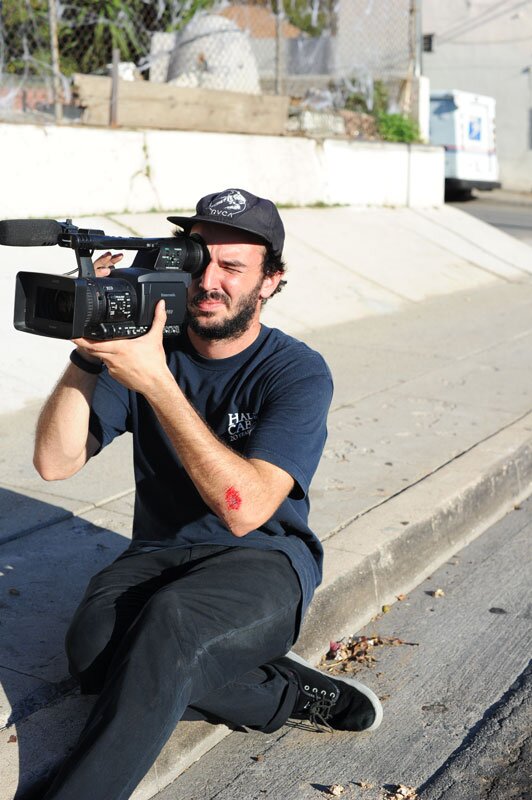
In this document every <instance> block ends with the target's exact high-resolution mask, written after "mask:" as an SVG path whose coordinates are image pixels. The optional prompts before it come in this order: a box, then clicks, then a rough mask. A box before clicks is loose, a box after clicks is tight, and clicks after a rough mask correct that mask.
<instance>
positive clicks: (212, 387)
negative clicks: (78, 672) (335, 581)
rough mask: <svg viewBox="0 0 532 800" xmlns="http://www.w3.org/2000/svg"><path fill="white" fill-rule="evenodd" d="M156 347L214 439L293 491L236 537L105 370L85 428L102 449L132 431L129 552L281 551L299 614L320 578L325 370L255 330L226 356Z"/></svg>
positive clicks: (141, 407) (313, 357)
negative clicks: (273, 469)
mask: <svg viewBox="0 0 532 800" xmlns="http://www.w3.org/2000/svg"><path fill="white" fill-rule="evenodd" d="M165 349H166V354H167V362H168V366H169V368H170V370H171V372H172V374H173V375H174V376H175V378H176V381H177V383H178V384H179V386H180V387H181V389H182V391H183V392H184V394H185V395H186V397H187V398H188V399H189V401H190V402H191V404H192V405H193V406H194V408H195V409H196V410H197V411H198V412H199V414H200V415H201V417H202V418H203V419H204V420H205V421H206V422H207V423H208V425H209V427H210V428H211V429H212V430H213V431H214V433H215V434H216V435H217V436H218V437H219V439H221V441H222V442H224V443H225V444H226V445H228V446H229V447H232V448H233V449H234V450H236V451H237V452H238V453H240V454H241V455H242V456H244V457H246V458H260V459H262V460H264V461H268V462H269V463H271V464H275V465H276V466H278V467H281V468H282V469H283V470H285V471H286V472H288V473H289V474H290V475H291V476H292V477H293V478H294V480H295V486H294V489H293V490H292V492H291V494H290V496H289V497H288V498H287V499H286V500H285V501H284V502H283V503H282V504H281V505H280V507H279V508H278V509H277V511H276V512H275V514H274V515H273V516H272V517H271V518H270V519H269V520H268V521H267V522H265V523H264V525H262V526H261V527H260V528H259V529H258V530H255V531H251V533H248V534H247V535H246V536H243V537H240V538H238V539H236V538H235V537H234V536H233V535H232V534H231V533H230V531H229V530H228V528H227V527H226V526H225V525H224V523H223V522H222V521H221V520H220V519H219V518H218V517H217V516H216V515H215V514H214V513H213V512H212V511H211V510H210V508H209V507H208V506H207V505H206V504H205V503H204V501H203V500H202V498H201V496H200V494H199V492H198V491H197V489H196V488H195V486H194V484H193V483H192V481H191V480H190V478H189V476H188V474H187V472H186V471H185V469H184V468H183V466H182V465H181V462H180V461H179V459H178V457H177V455H176V452H175V450H174V448H173V446H172V444H171V443H170V440H169V439H168V437H167V435H166V433H165V432H164V430H163V428H162V427H161V425H160V423H159V421H158V420H157V417H156V415H155V413H154V411H153V409H152V408H151V406H150V404H149V403H148V402H147V401H146V400H145V398H144V397H143V396H142V395H140V394H137V393H136V392H131V391H129V390H128V389H126V388H125V387H124V386H122V385H121V384H120V383H118V382H117V381H115V380H114V379H113V378H111V377H110V375H109V374H108V373H107V372H106V371H104V372H103V373H102V374H101V376H100V378H99V380H98V383H97V386H96V391H95V394H94V398H93V402H92V410H91V419H90V430H91V432H92V433H93V435H94V436H95V437H96V439H98V441H99V442H100V444H101V446H102V447H105V446H106V445H107V444H109V442H111V441H112V440H113V439H114V438H115V436H119V435H120V434H122V433H124V431H131V433H132V434H133V453H134V468H135V483H136V496H135V512H134V518H133V547H141V548H148V549H157V548H159V547H188V546H190V545H197V544H220V545H225V546H231V547H234V546H238V547H254V548H258V549H274V550H280V551H282V552H283V553H285V554H286V555H287V556H288V557H289V558H290V560H291V563H292V565H293V567H294V569H295V570H296V572H297V575H298V577H299V580H300V582H301V588H302V594H303V609H302V610H303V612H304V610H305V609H306V607H307V605H308V603H309V602H310V600H311V598H312V594H313V592H314V589H315V588H316V586H317V585H318V584H319V583H320V581H321V567H322V559H323V550H322V547H321V544H320V542H319V540H318V539H317V537H316V536H315V535H314V534H313V533H312V532H311V530H310V529H309V527H308V525H307V520H308V512H309V501H308V490H309V485H310V481H311V479H312V476H313V475H314V472H315V470H316V467H317V466H318V462H319V459H320V456H321V453H322V450H323V446H324V444H325V439H326V435H327V430H326V419H327V412H328V409H329V405H330V402H331V397H332V378H331V374H330V371H329V369H328V367H327V365H326V364H325V362H324V360H323V358H322V357H321V356H320V355H319V353H316V352H315V351H314V350H311V349H310V348H309V347H307V345H305V344H303V343H302V342H299V341H298V340H297V339H294V338H292V337H290V336H287V335H286V334H284V333H282V332H281V331H279V330H277V329H275V328H267V327H265V326H264V325H263V326H262V327H261V331H260V333H259V336H258V337H257V339H256V340H255V341H254V342H253V344H251V345H250V346H249V347H248V348H246V349H245V350H244V351H242V352H241V353H238V354H237V355H235V356H231V357H230V358H223V359H209V358H204V357H203V356H200V355H199V354H198V353H197V352H196V350H195V349H194V348H193V347H192V345H191V344H190V342H189V339H188V337H187V336H186V334H182V335H181V336H180V337H178V338H177V339H173V340H165Z"/></svg>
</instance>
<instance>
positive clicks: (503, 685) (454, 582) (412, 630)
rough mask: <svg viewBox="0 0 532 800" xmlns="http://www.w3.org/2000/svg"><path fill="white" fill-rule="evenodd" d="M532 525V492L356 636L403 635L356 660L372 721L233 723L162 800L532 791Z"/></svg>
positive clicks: (450, 798)
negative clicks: (372, 700)
mask: <svg viewBox="0 0 532 800" xmlns="http://www.w3.org/2000/svg"><path fill="white" fill-rule="evenodd" d="M531 533H532V501H531V500H530V499H529V500H528V501H527V502H526V503H523V504H522V505H521V507H519V508H517V509H515V510H514V511H512V512H511V513H510V514H508V515H507V516H506V517H505V518H504V519H503V520H502V521H500V522H499V523H498V524H497V525H495V526H493V527H492V528H490V529H489V530H488V531H487V532H486V533H484V534H483V535H482V536H481V537H480V538H478V539H477V540H476V541H475V542H473V543H472V544H471V545H469V546H468V547H467V548H465V549H464V550H462V551H461V552H460V553H459V554H457V555H456V556H455V557H453V558H452V559H450V560H449V562H448V563H446V564H445V565H444V566H443V567H441V568H440V569H438V570H437V571H436V572H435V573H434V574H433V575H432V576H431V577H430V578H428V579H427V580H425V581H423V583H422V584H421V585H420V586H418V587H417V588H416V589H415V590H414V591H412V592H410V594H409V596H408V597H407V598H402V599H401V600H398V601H397V602H396V603H395V605H394V606H392V607H391V609H389V610H387V611H386V612H385V613H383V614H381V615H379V616H378V617H377V618H376V619H375V620H373V621H372V622H371V623H370V624H368V626H366V628H365V629H364V630H363V631H360V632H359V633H358V635H361V634H364V635H367V636H380V637H381V639H382V640H383V641H384V642H386V637H398V638H399V639H400V640H401V642H403V643H402V644H397V643H396V644H395V645H387V644H381V645H375V646H374V648H373V650H372V651H371V653H372V655H374V657H375V659H376V661H375V662H372V663H371V664H369V665H368V662H367V660H366V661H365V662H364V663H361V664H359V665H358V669H357V678H358V679H359V680H362V681H363V682H365V683H367V684H368V685H369V686H371V687H372V688H373V689H374V690H375V691H376V692H377V694H378V695H379V696H380V697H381V699H382V702H383V706H384V721H383V724H382V726H381V727H380V728H379V730H377V731H376V732H374V733H373V734H350V733H339V732H336V733H313V732H309V731H303V730H301V729H298V728H291V727H288V726H286V727H285V728H283V729H282V730H281V731H278V732H277V733H275V734H271V735H269V736H264V735H260V734H256V733H244V732H235V733H233V734H231V735H230V736H229V737H227V739H225V740H224V741H223V742H221V743H220V744H219V745H217V746H216V747H215V748H214V749H213V750H212V751H211V752H210V753H208V754H207V755H206V756H204V757H203V758H202V759H201V760H200V761H199V762H198V763H197V764H195V765H193V766H192V767H190V768H189V769H188V770H187V771H186V772H185V773H184V774H183V775H181V776H180V777H179V778H178V779H177V780H176V781H175V782H174V783H173V784H172V785H171V786H169V787H167V789H165V790H164V791H163V792H162V793H160V794H159V795H158V796H157V797H158V800H177V798H179V800H199V799H200V798H201V799H202V800H214V798H216V800H259V798H267V800H319V798H321V797H323V798H326V797H327V796H329V797H332V796H333V795H331V794H330V791H329V787H331V786H333V785H334V784H338V785H339V786H340V787H342V788H343V791H342V793H341V794H340V795H338V796H341V797H343V798H345V799H346V800H357V799H358V798H360V800H362V799H363V800H383V798H388V797H394V794H393V793H391V792H392V789H393V787H396V786H398V785H403V786H408V787H412V789H413V791H415V793H414V794H412V795H411V797H416V796H417V797H420V798H423V800H440V798H441V799H442V800H443V798H445V800H458V799H460V800H510V799H511V800H525V798H527V799H528V798H530V797H531V796H532V794H531V792H532V783H531V780H530V775H529V774H527V768H528V769H529V767H530V759H529V758H528V761H527V754H528V756H529V755H530V743H531V737H530V704H531V698H530V668H529V667H528V664H529V658H530V640H531V625H530V620H531V618H532V604H531V591H530V568H529V565H530V534H531ZM527 565H528V566H527ZM437 590H441V592H438V591H437ZM435 592H436V596H435V595H434V593H435ZM330 638H334V631H331V632H330Z"/></svg>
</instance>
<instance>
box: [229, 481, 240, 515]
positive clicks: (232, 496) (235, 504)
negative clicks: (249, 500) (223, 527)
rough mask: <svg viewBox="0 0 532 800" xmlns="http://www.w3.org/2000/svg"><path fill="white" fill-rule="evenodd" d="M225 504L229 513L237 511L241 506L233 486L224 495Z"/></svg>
mask: <svg viewBox="0 0 532 800" xmlns="http://www.w3.org/2000/svg"><path fill="white" fill-rule="evenodd" d="M225 504H226V506H227V508H228V509H229V510H230V511H238V509H239V508H240V506H241V505H242V498H241V497H240V495H239V494H238V492H237V490H236V489H235V487H234V486H230V487H229V489H228V490H227V491H226V493H225Z"/></svg>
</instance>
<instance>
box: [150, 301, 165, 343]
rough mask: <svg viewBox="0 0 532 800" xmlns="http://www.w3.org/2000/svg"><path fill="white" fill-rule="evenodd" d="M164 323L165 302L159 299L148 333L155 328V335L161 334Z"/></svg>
mask: <svg viewBox="0 0 532 800" xmlns="http://www.w3.org/2000/svg"><path fill="white" fill-rule="evenodd" d="M165 325H166V303H165V302H164V300H159V302H158V303H157V305H156V306H155V311H154V314H153V323H152V326H151V328H150V333H151V331H153V330H154V329H155V332H156V334H157V335H161V334H162V332H163V329H164V326H165Z"/></svg>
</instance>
